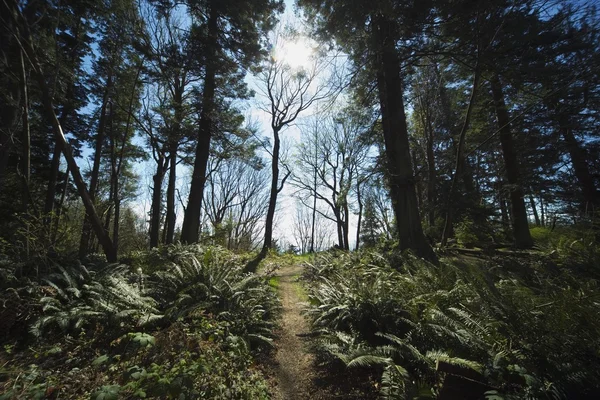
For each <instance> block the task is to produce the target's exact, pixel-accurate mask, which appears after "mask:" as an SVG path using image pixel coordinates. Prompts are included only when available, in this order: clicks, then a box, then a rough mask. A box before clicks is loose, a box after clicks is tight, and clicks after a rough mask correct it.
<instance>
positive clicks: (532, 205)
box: [529, 194, 541, 226]
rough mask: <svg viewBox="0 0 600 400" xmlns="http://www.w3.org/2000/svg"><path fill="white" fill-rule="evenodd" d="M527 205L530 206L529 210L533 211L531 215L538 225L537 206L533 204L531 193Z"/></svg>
mask: <svg viewBox="0 0 600 400" xmlns="http://www.w3.org/2000/svg"><path fill="white" fill-rule="evenodd" d="M529 205H530V206H531V210H532V211H533V217H534V218H535V225H536V226H540V225H541V222H540V216H539V214H538V211H537V208H536V206H535V200H533V195H532V194H530V195H529Z"/></svg>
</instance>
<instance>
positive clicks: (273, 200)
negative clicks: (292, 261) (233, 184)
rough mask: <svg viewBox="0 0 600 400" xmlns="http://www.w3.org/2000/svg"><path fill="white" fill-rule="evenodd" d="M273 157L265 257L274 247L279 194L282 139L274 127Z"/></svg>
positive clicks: (266, 223) (262, 252)
mask: <svg viewBox="0 0 600 400" xmlns="http://www.w3.org/2000/svg"><path fill="white" fill-rule="evenodd" d="M273 137H274V140H273V157H272V160H271V191H270V194H269V208H268V209H267V219H266V221H265V240H264V242H263V247H262V250H261V252H260V254H261V255H262V256H263V258H264V257H265V256H266V255H267V252H268V251H269V249H270V248H271V247H272V242H273V220H274V219H275V208H276V207H277V195H278V194H279V187H278V185H279V150H280V147H281V141H280V139H279V130H277V129H273Z"/></svg>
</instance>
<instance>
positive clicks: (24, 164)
mask: <svg viewBox="0 0 600 400" xmlns="http://www.w3.org/2000/svg"><path fill="white" fill-rule="evenodd" d="M19 54H20V56H21V93H22V94H23V104H22V107H23V118H22V119H23V123H22V136H21V141H22V146H23V153H22V158H21V174H23V199H22V200H23V210H24V212H25V213H26V214H27V213H28V212H29V183H30V180H31V134H30V132H29V96H28V93H27V71H26V70H25V60H24V58H23V51H22V50H21V51H20V52H19Z"/></svg>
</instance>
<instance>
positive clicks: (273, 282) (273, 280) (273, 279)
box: [269, 276, 279, 290]
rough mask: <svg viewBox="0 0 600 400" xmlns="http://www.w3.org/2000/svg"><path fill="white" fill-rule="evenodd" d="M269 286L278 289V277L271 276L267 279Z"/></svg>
mask: <svg viewBox="0 0 600 400" xmlns="http://www.w3.org/2000/svg"><path fill="white" fill-rule="evenodd" d="M269 286H271V287H272V288H273V289H275V290H279V277H278V276H273V277H271V279H269Z"/></svg>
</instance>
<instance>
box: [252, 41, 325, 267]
mask: <svg viewBox="0 0 600 400" xmlns="http://www.w3.org/2000/svg"><path fill="white" fill-rule="evenodd" d="M283 40H284V38H283V36H280V37H276V38H275V43H274V44H273V46H272V47H273V48H274V51H275V52H276V51H277V50H278V46H282V45H283V43H281V42H282V41H283ZM327 65H328V64H327V63H326V62H325V60H324V59H322V58H315V59H314V60H312V61H311V65H309V66H308V67H307V68H298V69H294V68H292V67H291V66H290V65H288V64H287V63H286V61H285V60H282V59H277V58H276V56H272V57H271V58H270V60H268V61H267V62H266V65H264V71H263V72H262V73H261V75H260V77H259V79H260V81H261V84H262V85H261V87H260V88H259V89H258V91H259V92H260V94H261V95H262V97H263V99H264V101H265V102H264V103H263V104H262V105H261V106H260V108H261V110H263V111H264V112H266V113H267V114H268V115H269V119H270V128H271V133H272V134H273V147H272V149H271V151H270V156H271V187H270V195H269V208H268V210H267V217H266V221H265V236H264V241H263V246H262V249H261V251H260V253H259V254H258V256H257V257H256V258H255V259H254V260H253V261H252V262H251V263H249V264H248V265H247V266H246V270H248V271H250V272H254V271H255V270H256V268H257V267H258V263H259V262H260V260H262V259H263V258H264V257H266V255H267V252H268V250H269V249H270V248H271V244H272V242H273V220H274V217H275V209H276V207H277V196H278V194H279V193H280V192H281V191H282V190H283V186H284V185H285V182H286V180H287V179H288V177H289V176H290V174H291V171H290V169H289V167H288V166H287V165H284V168H285V169H286V172H285V175H284V176H283V177H281V178H280V176H279V172H280V169H279V168H280V150H281V138H280V134H281V132H282V131H283V130H284V129H285V128H286V127H288V126H289V125H291V124H292V123H294V121H296V119H297V118H298V116H299V115H300V114H301V113H303V112H305V111H306V110H307V109H309V108H310V107H311V106H312V105H313V104H315V103H317V102H319V101H320V100H323V99H325V98H327V97H328V96H329V95H330V94H332V91H333V89H332V87H331V86H328V85H327V84H326V83H321V82H319V81H318V80H319V79H321V75H322V73H323V71H324V68H325V67H326V66H327Z"/></svg>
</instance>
